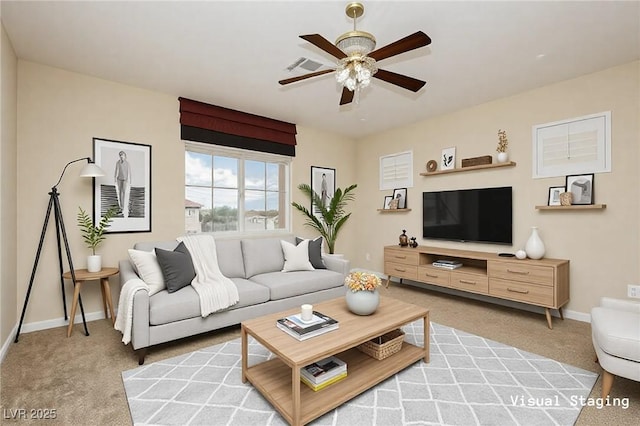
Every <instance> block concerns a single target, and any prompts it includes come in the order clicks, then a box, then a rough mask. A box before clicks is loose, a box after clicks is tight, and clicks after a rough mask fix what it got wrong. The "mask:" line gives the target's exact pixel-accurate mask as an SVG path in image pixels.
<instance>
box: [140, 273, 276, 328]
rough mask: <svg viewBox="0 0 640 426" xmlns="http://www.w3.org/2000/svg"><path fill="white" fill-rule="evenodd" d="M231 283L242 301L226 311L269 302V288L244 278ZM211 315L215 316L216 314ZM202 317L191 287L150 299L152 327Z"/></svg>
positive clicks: (164, 291) (233, 279)
mask: <svg viewBox="0 0 640 426" xmlns="http://www.w3.org/2000/svg"><path fill="white" fill-rule="evenodd" d="M231 281H233V282H234V284H235V285H236V287H237V288H238V296H239V298H240V300H239V301H238V303H236V304H235V305H233V306H231V307H229V308H228V309H225V310H232V309H237V308H242V307H244V306H250V305H256V304H259V303H264V302H267V301H269V289H268V288H266V287H264V286H261V285H259V284H256V283H253V282H251V281H249V280H245V279H244V278H232V279H231ZM211 315H215V312H214V313H213V314H211ZM200 316H201V315H200V298H199V297H198V293H196V291H195V290H194V288H193V287H192V286H190V285H188V286H186V287H184V288H181V289H180V290H178V291H176V292H175V293H171V294H169V292H167V291H166V290H163V291H161V292H159V293H157V294H156V295H154V296H153V297H151V298H150V299H149V323H150V324H151V325H162V324H168V323H171V322H174V321H181V320H185V319H189V318H196V317H200Z"/></svg>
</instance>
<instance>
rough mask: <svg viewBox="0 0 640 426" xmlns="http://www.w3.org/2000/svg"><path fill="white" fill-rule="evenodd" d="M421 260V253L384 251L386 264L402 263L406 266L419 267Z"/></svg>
mask: <svg viewBox="0 0 640 426" xmlns="http://www.w3.org/2000/svg"><path fill="white" fill-rule="evenodd" d="M419 259H420V253H418V252H416V251H414V252H410V251H407V250H400V249H398V250H385V251H384V263H387V262H393V263H402V264H404V265H413V266H418V263H419Z"/></svg>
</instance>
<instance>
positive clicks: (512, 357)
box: [122, 320, 598, 426]
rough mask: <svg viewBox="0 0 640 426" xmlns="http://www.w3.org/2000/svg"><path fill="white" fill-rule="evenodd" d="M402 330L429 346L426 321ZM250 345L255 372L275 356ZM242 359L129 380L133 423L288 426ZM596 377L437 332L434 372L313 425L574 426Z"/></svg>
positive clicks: (214, 354) (403, 375)
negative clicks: (247, 376)
mask: <svg viewBox="0 0 640 426" xmlns="http://www.w3.org/2000/svg"><path fill="white" fill-rule="evenodd" d="M403 329H404V331H405V332H406V336H405V340H406V341H408V342H411V343H415V344H417V345H420V346H422V336H423V333H422V320H419V321H416V322H413V323H411V324H409V325H407V326H405V327H403ZM249 342H250V346H249V354H250V356H249V364H250V365H254V364H257V363H258V362H261V361H263V360H266V359H268V358H271V357H272V356H273V355H272V354H271V353H270V352H269V351H268V350H267V349H265V348H264V347H262V346H261V345H260V344H258V343H257V342H256V341H255V340H253V339H250V341H249ZM240 353H241V344H240V339H235V340H232V341H229V342H226V343H222V344H219V345H215V346H211V347H209V348H206V349H202V350H199V351H195V352H191V353H188V354H185V355H181V356H178V357H175V358H170V359H167V360H164V361H159V362H155V363H152V364H149V365H144V366H141V367H138V368H135V369H133V370H128V371H125V372H123V373H122V378H123V381H124V387H125V391H126V394H127V399H128V402H129V408H130V410H131V418H132V420H133V423H134V424H136V425H238V426H245V425H286V424H287V423H286V422H285V420H284V419H283V418H282V417H281V416H280V414H279V413H278V412H277V411H275V410H274V409H273V407H272V406H271V405H270V404H269V402H268V401H266V400H265V399H264V398H263V397H262V396H261V395H260V394H259V393H258V392H257V391H256V390H255V389H254V388H253V387H252V386H251V385H250V384H249V383H247V384H243V383H242V381H241V363H240ZM597 378H598V375H597V374H596V373H592V372H589V371H586V370H582V369H580V368H576V367H572V366H570V365H567V364H562V363H559V362H557V361H554V360H551V359H548V358H545V357H542V356H539V355H535V354H532V353H529V352H525V351H521V350H519V349H516V348H514V347H511V346H507V345H504V344H501V343H497V342H494V341H491V340H487V339H484V338H482V337H478V336H475V335H473V334H469V333H465V332H462V331H459V330H456V329H453V328H449V327H445V326H442V325H439V324H434V323H432V324H431V362H430V363H429V364H425V363H423V362H422V361H419V362H416V363H415V364H413V365H411V366H410V367H408V368H406V369H405V370H404V371H402V372H400V373H398V374H396V375H395V376H393V377H391V378H389V379H387V380H386V381H384V382H382V383H380V384H378V385H377V386H375V387H374V388H372V389H370V390H368V391H366V392H364V393H362V394H361V395H359V396H357V397H356V398H354V399H352V400H350V401H348V402H347V403H345V404H343V405H342V406H340V407H338V408H337V409H335V410H332V411H330V412H328V413H327V414H325V415H324V416H322V417H320V418H318V419H316V420H315V421H313V422H312V423H311V424H313V425H315V426H319V425H336V426H337V425H345V426H357V425H366V426H369V425H384V426H388V425H501V426H505V425H527V426H529V425H573V424H574V423H575V421H576V419H577V417H578V415H579V414H580V410H581V409H582V407H583V406H584V405H586V404H587V403H588V397H589V393H590V391H591V388H592V387H593V385H594V384H595V382H596V379H597ZM347 380H348V377H347ZM330 389H331V387H328V388H327V389H325V390H322V391H320V392H330Z"/></svg>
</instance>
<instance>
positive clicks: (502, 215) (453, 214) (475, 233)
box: [422, 186, 512, 244]
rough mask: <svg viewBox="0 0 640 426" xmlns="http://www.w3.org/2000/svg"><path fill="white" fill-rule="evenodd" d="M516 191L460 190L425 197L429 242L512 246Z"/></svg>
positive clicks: (424, 233) (425, 231)
mask: <svg viewBox="0 0 640 426" xmlns="http://www.w3.org/2000/svg"><path fill="white" fill-rule="evenodd" d="M511 193H512V189H511V187H510V186H505V187H499V188H479V189H459V190H452V191H432V192H423V193H422V236H423V237H424V238H426V239H438V240H450V241H473V242H482V243H496V244H511V242H512V197H511Z"/></svg>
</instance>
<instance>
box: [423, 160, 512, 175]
mask: <svg viewBox="0 0 640 426" xmlns="http://www.w3.org/2000/svg"><path fill="white" fill-rule="evenodd" d="M515 165H516V163H515V161H507V162H506V163H496V164H481V165H479V166H469V167H460V168H457V169H450V170H436V171H435V172H424V173H420V176H434V175H444V174H447V173H460V172H470V171H473V170H484V169H497V168H499V167H514V166H515Z"/></svg>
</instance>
